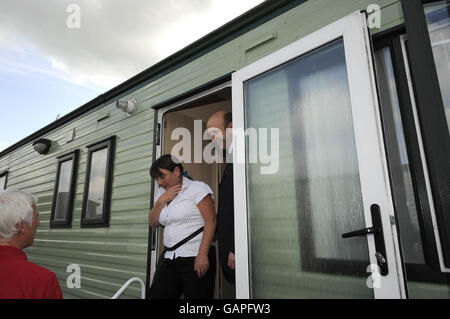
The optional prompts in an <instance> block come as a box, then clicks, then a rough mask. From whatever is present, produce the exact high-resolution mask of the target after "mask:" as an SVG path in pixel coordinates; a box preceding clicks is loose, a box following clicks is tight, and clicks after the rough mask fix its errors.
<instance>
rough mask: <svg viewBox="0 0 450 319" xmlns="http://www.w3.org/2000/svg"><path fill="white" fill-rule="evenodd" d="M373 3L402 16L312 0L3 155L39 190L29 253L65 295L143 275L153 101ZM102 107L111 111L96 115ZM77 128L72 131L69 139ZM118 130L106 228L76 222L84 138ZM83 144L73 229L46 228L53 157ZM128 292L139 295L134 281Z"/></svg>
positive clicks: (385, 1) (97, 292)
mask: <svg viewBox="0 0 450 319" xmlns="http://www.w3.org/2000/svg"><path fill="white" fill-rule="evenodd" d="M371 3H378V4H379V5H380V6H381V7H382V11H381V18H382V28H381V29H380V30H376V31H377V32H379V31H382V30H384V29H387V28H390V27H393V26H395V25H397V24H399V23H402V22H403V18H402V12H401V5H400V3H399V1H398V0H378V1H374V0H364V1H354V0H348V1H346V0H340V1H335V0H311V1H307V2H306V3H304V4H302V5H300V6H298V7H296V8H293V9H292V10H290V11H288V12H286V13H284V14H282V15H280V16H279V17H277V18H275V19H273V20H271V21H269V22H267V23H265V24H263V25H261V26H259V27H257V28H256V29H254V30H252V31H250V32H248V33H246V34H243V35H242V36H240V37H238V38H236V39H233V40H232V41H230V42H228V43H226V44H224V45H223V46H221V47H219V48H217V49H215V50H213V51H211V52H209V53H208V54H206V55H204V56H202V57H200V58H198V59H196V60H195V61H192V62H191V63H189V64H187V65H184V66H183V67H181V68H179V69H177V70H175V71H173V72H171V73H170V74H167V75H165V76H164V77H161V78H159V79H157V80H155V81H154V82H152V83H149V84H147V85H146V86H144V87H142V88H140V89H138V90H136V91H135V92H132V93H130V94H128V95H127V96H125V97H123V99H131V98H135V99H137V101H138V102H139V112H138V113H137V114H135V115H134V116H131V117H128V116H127V115H126V114H124V113H123V112H122V111H120V110H118V109H116V108H115V107H114V105H113V104H109V105H106V106H104V107H102V108H99V109H97V110H95V111H92V112H90V113H88V114H85V115H84V116H83V117H81V118H79V119H77V120H74V121H72V122H71V123H69V124H66V125H64V126H63V127H60V128H59V129H57V130H55V131H53V132H52V133H50V134H47V135H46V136H45V137H46V138H49V139H51V140H52V141H56V143H55V145H53V146H52V149H51V151H50V153H49V154H48V155H38V154H37V153H36V152H34V150H33V149H32V147H31V145H27V146H24V147H21V148H19V149H17V150H15V151H13V152H11V153H9V154H7V155H6V156H4V157H3V158H1V159H0V172H2V171H4V170H8V171H9V175H8V185H7V186H8V188H16V189H22V190H26V191H29V192H32V193H33V194H34V195H36V197H37V198H38V209H39V211H40V220H41V227H40V228H39V230H38V233H37V237H36V240H35V244H34V245H33V246H32V247H30V248H28V249H27V253H28V255H29V259H30V260H31V261H33V262H36V263H38V264H41V265H43V266H45V267H48V268H50V269H51V270H52V271H54V272H55V273H56V274H57V277H58V279H59V281H60V284H61V287H62V288H63V292H64V296H65V297H66V298H110V297H111V296H112V295H113V294H114V293H115V292H116V291H117V290H118V289H119V288H120V286H121V285H122V284H123V283H124V282H125V281H126V280H128V279H129V278H131V277H134V276H137V277H140V278H142V279H144V280H145V276H146V267H147V242H148V224H147V213H148V210H149V206H150V200H149V196H150V177H149V174H148V168H149V166H150V164H151V158H152V148H153V145H152V141H153V115H154V114H153V110H152V109H151V106H152V105H155V104H157V103H160V102H162V101H165V100H167V99H169V98H172V97H174V96H176V95H179V94H182V93H184V92H186V91H188V90H191V89H193V88H195V87H198V86H200V85H202V84H204V83H207V82H209V81H212V80H214V79H217V78H218V77H220V76H222V75H224V74H227V73H229V72H232V71H235V70H238V69H240V68H242V67H244V66H245V65H248V64H250V63H252V62H254V61H256V60H257V59H259V58H261V57H262V56H264V55H267V54H269V53H271V52H274V51H275V50H277V49H279V48H281V47H284V46H286V45H288V44H289V43H291V42H293V41H295V40H297V39H299V38H301V37H303V36H305V35H307V34H309V33H311V32H313V31H315V30H317V29H319V28H320V27H323V26H325V25H327V24H329V23H330V22H332V21H334V20H337V19H339V18H341V17H343V16H345V15H347V14H349V13H352V12H354V11H356V10H361V9H365V8H367V6H368V5H369V4H371ZM272 33H276V35H277V36H276V38H275V39H272V40H270V41H267V42H265V43H264V44H262V45H259V46H257V47H255V48H253V49H251V50H248V49H249V47H248V46H249V44H251V43H257V42H258V41H259V40H260V39H261V38H264V37H266V36H268V35H269V36H270V34H272ZM106 114H109V118H108V119H106V120H103V121H101V122H97V120H98V119H100V118H102V117H103V116H105V115H106ZM73 129H75V138H74V140H73V141H72V142H69V143H66V142H65V139H66V136H67V134H68V133H69V132H70V131H72V130H73ZM111 135H116V136H117V142H116V152H115V165H114V178H113V191H112V204H111V214H110V216H111V217H110V227H109V228H92V229H86V228H83V229H81V228H80V216H81V204H82V199H83V191H84V179H85V172H86V156H87V152H86V145H88V144H92V143H94V142H96V141H99V140H102V139H104V138H108V137H109V136H111ZM74 149H80V151H81V153H80V161H79V173H78V178H77V188H76V198H75V208H74V213H73V222H72V225H73V226H72V228H71V229H50V227H49V219H50V212H51V203H52V198H53V191H54V182H55V178H56V167H57V160H56V157H57V156H59V155H62V154H65V153H68V152H70V151H72V150H74ZM72 263H75V264H78V265H80V267H81V272H82V281H81V288H80V289H68V288H67V287H66V280H67V277H68V276H69V275H70V274H69V273H67V272H66V267H67V266H68V265H69V264H72ZM125 297H129V298H130V297H132V298H137V297H139V290H138V288H137V285H136V284H133V285H132V286H131V288H130V289H129V290H127V292H126V294H125Z"/></svg>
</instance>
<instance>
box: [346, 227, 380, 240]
mask: <svg viewBox="0 0 450 319" xmlns="http://www.w3.org/2000/svg"><path fill="white" fill-rule="evenodd" d="M380 231H381V229H380V228H378V227H369V228H363V229H358V230H355V231H351V232H349V233H345V234H342V238H350V237H359V236H365V235H369V234H378V233H379V232H380Z"/></svg>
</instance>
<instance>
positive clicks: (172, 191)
mask: <svg viewBox="0 0 450 319" xmlns="http://www.w3.org/2000/svg"><path fill="white" fill-rule="evenodd" d="M181 188H182V185H175V186H172V187H169V188H168V189H167V190H166V191H165V193H164V194H162V195H161V196H160V197H159V198H158V201H161V202H162V204H163V205H164V204H166V203H169V202H170V201H171V200H173V199H174V198H175V197H177V195H178V193H179V192H181Z"/></svg>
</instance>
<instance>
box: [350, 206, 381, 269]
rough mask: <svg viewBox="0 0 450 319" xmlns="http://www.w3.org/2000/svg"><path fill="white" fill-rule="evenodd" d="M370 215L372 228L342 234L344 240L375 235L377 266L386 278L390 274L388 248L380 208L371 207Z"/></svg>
mask: <svg viewBox="0 0 450 319" xmlns="http://www.w3.org/2000/svg"><path fill="white" fill-rule="evenodd" d="M370 213H371V215H372V224H373V226H372V227H369V228H363V229H358V230H355V231H351V232H349V233H345V234H342V238H350V237H359V236H365V235H370V234H373V235H374V239H375V257H376V259H377V264H378V266H379V267H380V274H381V275H382V276H386V275H387V274H388V265H387V258H386V246H385V244H384V236H383V225H382V224H381V212H380V206H378V205H377V204H373V205H372V206H370Z"/></svg>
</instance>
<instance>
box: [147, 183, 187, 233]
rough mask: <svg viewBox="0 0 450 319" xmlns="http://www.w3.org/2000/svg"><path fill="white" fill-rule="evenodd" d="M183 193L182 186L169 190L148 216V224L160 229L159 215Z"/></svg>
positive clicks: (159, 199)
mask: <svg viewBox="0 0 450 319" xmlns="http://www.w3.org/2000/svg"><path fill="white" fill-rule="evenodd" d="M180 191H181V185H175V186H172V187H170V188H169V189H167V190H166V191H165V192H164V194H162V195H161V196H160V197H159V198H158V200H157V201H156V203H155V206H153V208H152V209H151V210H150V213H149V214H148V223H149V224H150V226H152V227H158V225H159V215H160V214H161V210H162V209H163V208H164V205H165V204H166V203H168V202H170V201H171V200H173V199H174V198H175V197H177V195H178V193H179V192H180Z"/></svg>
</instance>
